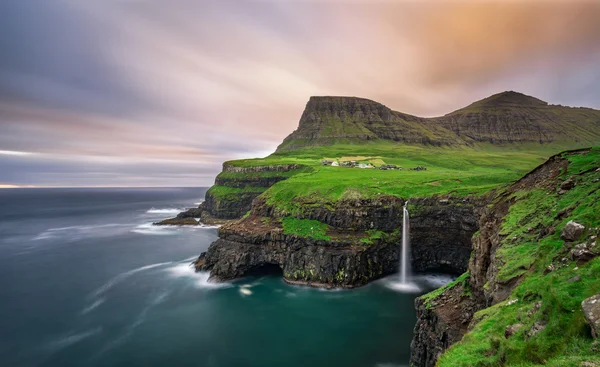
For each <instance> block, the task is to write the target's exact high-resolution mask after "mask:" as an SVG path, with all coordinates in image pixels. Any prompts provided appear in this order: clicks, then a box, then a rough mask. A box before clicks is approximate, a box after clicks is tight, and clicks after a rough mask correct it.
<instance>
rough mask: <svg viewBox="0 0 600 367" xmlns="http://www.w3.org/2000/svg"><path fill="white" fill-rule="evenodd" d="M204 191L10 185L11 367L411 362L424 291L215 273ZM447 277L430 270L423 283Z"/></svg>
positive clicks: (1, 221)
mask: <svg viewBox="0 0 600 367" xmlns="http://www.w3.org/2000/svg"><path fill="white" fill-rule="evenodd" d="M204 192H205V189H69V190H67V189H52V190H50V189H28V190H1V191H0V205H1V207H2V209H3V210H2V214H0V289H1V290H2V302H1V303H0V315H2V324H1V327H0V366H207V367H212V366H214V367H220V366H224V367H235V366H240V367H241V366H265V367H268V366H403V365H407V362H408V358H409V352H410V340H411V337H412V329H413V326H414V323H415V311H414V308H413V300H414V297H415V296H416V294H405V293H399V292H397V291H394V290H393V289H391V288H390V285H392V283H393V282H394V281H395V277H394V278H388V279H383V280H380V281H378V282H375V283H373V284H370V285H368V286H366V287H362V288H359V289H354V290H339V291H326V290H321V289H314V288H307V287H297V286H290V285H287V284H285V283H284V282H283V281H282V280H281V279H280V278H279V277H277V276H270V277H262V278H245V279H242V280H239V281H236V282H231V283H226V284H217V285H216V284H212V283H208V282H207V274H202V273H199V274H197V273H194V272H193V271H192V270H191V268H190V267H189V263H190V261H192V260H193V258H195V257H196V256H197V255H198V254H199V253H200V252H202V251H204V250H206V249H207V247H208V246H209V244H210V243H211V242H212V241H213V240H215V239H216V237H217V229H216V228H214V227H201V228H195V229H191V228H177V227H166V228H165V227H152V226H151V225H150V224H151V223H152V222H153V221H156V220H158V219H161V218H165V217H168V216H170V215H173V214H176V213H177V212H178V211H179V210H180V209H181V208H184V207H186V206H195V205H197V204H194V203H197V202H198V201H199V200H200V198H202V197H203V196H204ZM444 281H447V278H445V277H428V278H421V279H420V283H421V284H422V286H424V287H425V288H428V287H429V288H431V287H433V286H436V285H437V286H439V284H441V283H443V282H444Z"/></svg>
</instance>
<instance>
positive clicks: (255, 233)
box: [198, 196, 485, 287]
mask: <svg viewBox="0 0 600 367" xmlns="http://www.w3.org/2000/svg"><path fill="white" fill-rule="evenodd" d="M484 203H485V200H484V199H471V198H452V197H435V198H425V199H413V200H411V204H410V205H409V209H410V210H411V215H412V217H411V236H412V241H411V243H412V246H411V250H412V253H411V259H412V261H411V262H412V266H413V269H414V270H416V271H446V272H451V273H455V274H460V273H462V272H464V271H465V270H466V268H467V264H468V259H469V255H470V238H471V236H472V235H473V233H474V232H475V231H477V228H478V222H477V217H478V213H479V211H480V210H481V208H482V206H483V205H484ZM403 205H404V200H402V199H400V198H396V197H393V196H381V197H377V198H374V199H356V200H349V199H348V200H339V201H338V202H335V203H326V204H324V205H306V203H305V205H303V206H302V207H301V208H302V209H301V210H300V212H298V213H295V217H297V218H301V219H308V220H316V221H319V222H320V223H323V224H326V225H327V227H328V231H327V236H328V237H329V239H327V240H323V239H320V240H315V239H313V238H310V237H300V236H297V235H290V234H286V233H284V230H283V228H282V226H281V224H280V222H281V220H282V219H283V218H285V217H288V213H286V212H280V211H279V210H278V209H276V208H275V207H273V206H270V205H269V204H268V203H267V202H266V201H265V200H263V199H262V198H258V199H256V200H255V201H254V203H253V205H252V210H251V213H250V216H249V217H247V218H244V219H243V220H241V221H238V222H235V223H231V224H229V225H226V226H223V227H222V228H221V229H220V231H219V240H217V241H216V242H214V243H213V244H212V245H211V246H210V248H209V250H208V251H207V252H206V254H204V255H203V256H202V257H201V261H200V262H199V263H198V264H199V265H198V270H208V271H210V272H211V277H212V278H213V279H216V280H225V279H233V278H237V277H241V276H244V275H246V274H250V273H252V272H254V271H255V270H256V269H265V268H267V267H268V268H271V269H273V266H277V267H279V268H280V269H281V272H282V273H283V276H284V278H285V279H286V280H287V281H289V282H298V283H303V284H311V285H319V286H327V287H352V286H360V285H363V284H365V283H367V282H369V281H371V280H374V279H377V278H379V277H381V276H384V275H387V274H390V273H394V272H396V271H397V267H398V265H397V264H398V260H399V248H400V246H399V243H400V240H399V239H400V234H401V227H402V207H403ZM373 231H381V232H382V233H384V234H385V235H382V236H380V237H379V238H377V239H376V240H374V241H370V240H369V241H366V242H364V241H363V239H365V238H369V236H370V233H373Z"/></svg>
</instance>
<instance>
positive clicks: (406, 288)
mask: <svg viewBox="0 0 600 367" xmlns="http://www.w3.org/2000/svg"><path fill="white" fill-rule="evenodd" d="M385 285H386V287H388V288H389V289H392V290H395V291H397V292H402V293H420V292H421V287H419V286H418V285H417V284H416V283H403V282H402V281H398V280H392V281H388V282H386V284H385Z"/></svg>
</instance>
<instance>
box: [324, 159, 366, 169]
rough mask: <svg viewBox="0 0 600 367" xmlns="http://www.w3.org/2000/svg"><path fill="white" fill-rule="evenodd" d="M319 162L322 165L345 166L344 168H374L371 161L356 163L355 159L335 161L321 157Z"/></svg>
mask: <svg viewBox="0 0 600 367" xmlns="http://www.w3.org/2000/svg"><path fill="white" fill-rule="evenodd" d="M321 164H322V165H324V166H332V167H346V168H375V166H374V165H372V164H371V163H358V162H357V161H342V162H341V163H338V162H337V161H331V160H329V159H323V160H322V161H321Z"/></svg>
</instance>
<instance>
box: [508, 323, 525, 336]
mask: <svg viewBox="0 0 600 367" xmlns="http://www.w3.org/2000/svg"><path fill="white" fill-rule="evenodd" d="M521 327H523V324H514V325H508V326H507V327H506V329H505V330H504V337H505V338H506V339H508V338H510V337H511V336H513V335H515V334H516V333H517V331H519V329H520V328H521Z"/></svg>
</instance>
